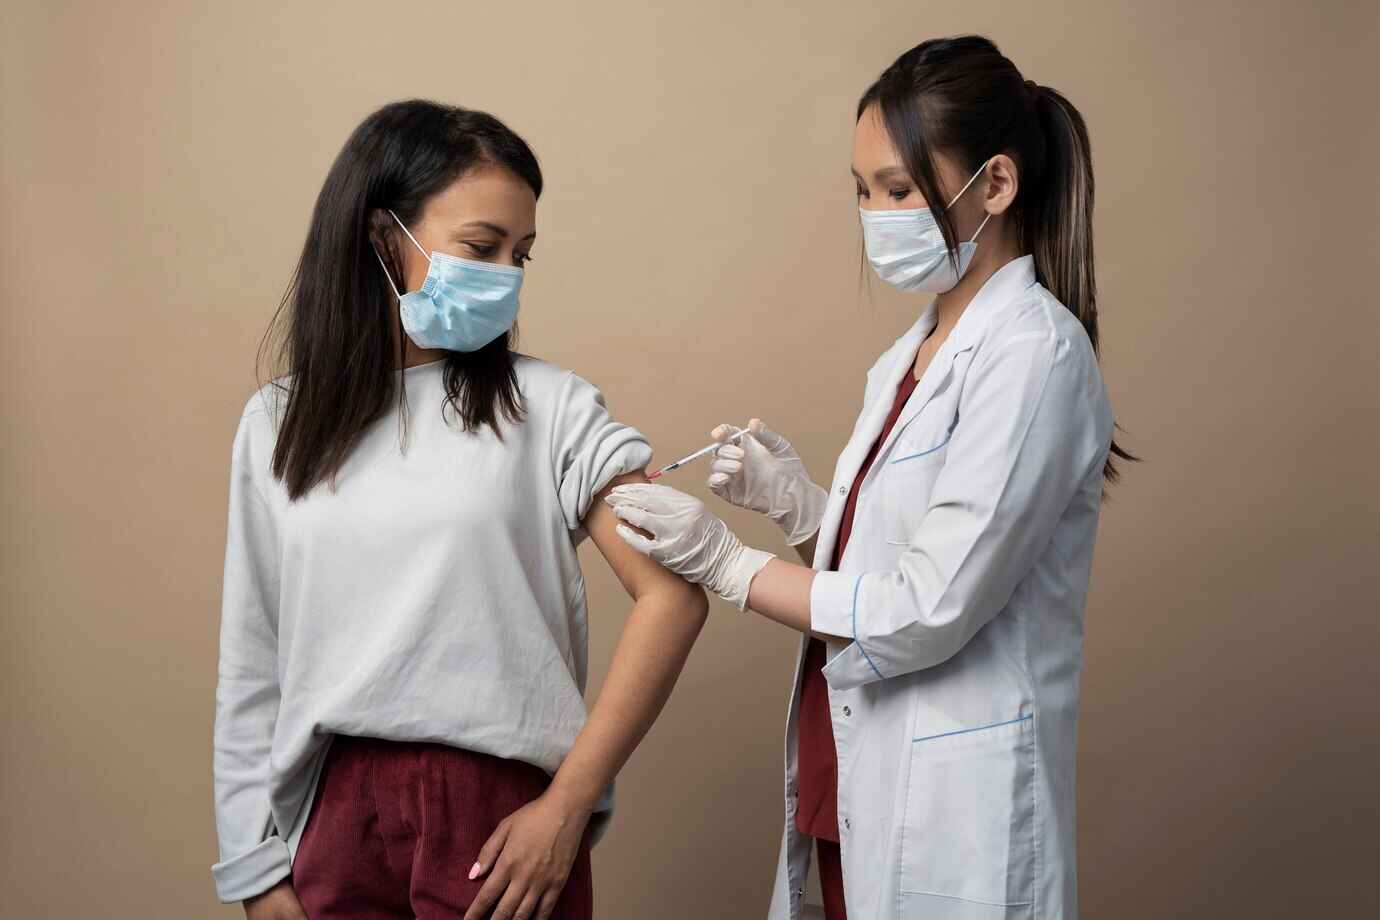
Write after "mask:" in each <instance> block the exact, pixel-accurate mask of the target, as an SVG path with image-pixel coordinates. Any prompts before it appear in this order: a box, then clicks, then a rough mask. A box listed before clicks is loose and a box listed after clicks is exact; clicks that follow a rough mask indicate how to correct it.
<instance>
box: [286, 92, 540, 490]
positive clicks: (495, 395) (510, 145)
mask: <svg viewBox="0 0 1380 920" xmlns="http://www.w3.org/2000/svg"><path fill="white" fill-rule="evenodd" d="M484 164H494V165H498V166H502V167H504V168H505V169H508V170H511V171H512V172H513V173H514V174H515V175H517V176H518V177H519V178H520V179H522V180H523V181H524V182H526V183H527V184H528V185H529V186H531V188H532V191H533V192H534V193H536V195H537V196H540V195H541V188H542V178H541V169H540V167H539V166H538V165H537V158H536V156H535V155H534V154H533V153H532V150H531V148H530V147H528V146H527V144H526V142H525V141H523V139H522V138H520V137H518V136H517V135H516V134H515V133H513V132H512V131H511V130H510V129H509V128H508V127H507V126H506V125H504V124H503V123H502V122H501V121H499V120H498V119H497V118H495V117H493V116H492V115H489V114H487V113H484V112H476V111H471V110H469V109H462V108H458V107H456V106H448V105H440V104H439V103H435V102H429V101H426V100H421V99H413V100H409V101H407V102H395V103H392V104H391V105H386V106H384V107H383V108H381V109H379V110H378V111H377V112H375V113H373V114H372V115H370V116H369V117H368V118H366V119H365V120H364V122H363V123H362V124H360V126H359V127H358V128H356V129H355V130H354V133H353V134H351V135H350V139H349V140H347V141H346V142H345V146H344V148H343V149H342V150H341V151H340V154H339V155H338V156H337V157H336V158H335V162H334V163H333V164H332V165H331V169H330V172H329V173H328V174H327V176H326V181H325V184H324V185H322V187H321V192H320V194H319V195H317V198H316V207H315V208H314V209H313V211H312V216H311V226H310V227H309V229H308V230H307V239H306V243H305V244H304V245H303V246H302V256H301V258H300V259H299V260H298V263H297V269H296V271H295V272H294V273H293V276H292V280H291V282H290V283H289V285H288V288H287V292H286V293H285V294H284V295H283V301H282V303H281V304H280V305H279V308H278V311H277V313H276V314H275V315H274V317H273V322H272V324H271V325H270V327H269V330H268V333H267V334H266V335H265V336H264V340H263V342H262V343H261V345H260V349H259V366H260V368H261V375H262V367H263V364H264V363H265V356H266V355H268V354H269V353H270V352H273V353H274V358H275V360H276V363H277V365H278V367H277V368H276V370H277V371H278V372H280V373H286V374H287V375H289V376H287V377H285V378H284V381H285V382H279V383H278V384H277V385H278V386H279V387H280V388H282V389H283V390H285V391H286V392H285V394H284V395H285V396H286V404H285V406H284V409H283V412H282V418H281V420H280V423H279V429H278V440H277V446H276V447H275V449H274V451H273V474H274V476H276V477H277V478H278V479H280V480H282V481H283V483H284V484H285V485H286V487H287V491H288V494H289V495H290V496H291V497H292V498H293V499H294V500H295V499H298V498H300V497H302V496H303V495H305V494H306V493H307V492H309V491H311V489H312V488H313V487H314V486H316V485H317V484H318V483H320V482H322V481H325V480H334V478H335V475H336V473H337V472H339V470H340V467H341V465H342V464H343V463H344V462H345V460H346V458H348V457H349V455H350V452H351V450H353V449H354V447H355V445H356V444H358V443H359V440H360V438H361V437H362V436H363V434H364V431H365V429H367V428H368V427H369V425H370V424H372V423H373V422H374V421H376V420H377V419H378V418H379V417H380V416H382V415H383V414H384V413H385V412H387V410H388V407H389V405H390V403H391V402H392V400H393V399H394V398H397V399H398V401H399V404H400V406H401V408H402V411H403V415H402V417H401V423H402V425H403V428H404V431H403V437H405V436H406V431H405V425H406V415H405V413H406V406H407V401H406V397H405V394H404V393H403V391H402V389H401V388H402V383H401V379H402V376H403V375H401V374H397V373H395V369H396V368H397V367H399V366H401V364H402V360H401V358H402V354H403V349H404V348H405V346H406V339H405V336H404V333H403V331H402V321H401V318H400V316H399V313H398V305H397V298H396V297H395V296H394V294H393V291H392V289H391V288H390V287H389V285H388V280H387V278H386V277H385V276H384V273H383V271H382V269H381V268H380V266H379V263H378V261H377V259H375V257H374V250H373V248H372V244H371V242H370V239H371V237H370V233H371V228H372V227H373V224H372V223H371V219H372V217H373V216H375V215H377V214H378V213H379V211H381V210H383V209H392V210H393V212H394V213H396V214H397V215H398V218H399V219H400V220H401V221H402V222H403V223H404V224H409V223H412V222H413V221H414V220H416V219H417V218H418V217H419V216H420V215H421V213H422V210H423V208H424V207H425V205H426V202H427V200H428V199H429V198H431V196H433V195H435V194H437V193H438V192H440V191H442V190H443V189H445V188H446V187H447V186H449V185H450V184H451V183H452V182H454V181H455V180H456V179H458V178H459V177H460V176H462V175H464V174H465V173H467V172H469V171H470V170H472V169H474V168H476V167H478V166H481V165H484ZM380 254H381V255H382V257H383V258H384V259H385V260H386V261H388V262H389V263H390V264H389V267H388V268H389V271H390V272H392V274H393V277H395V278H401V277H402V271H401V265H400V263H399V260H398V259H397V257H396V255H395V254H394V253H393V252H392V251H391V249H389V248H388V247H381V253H380ZM516 336H517V328H516V326H515V327H514V328H513V329H512V330H511V331H510V332H507V333H505V334H503V335H501V336H499V337H498V338H497V339H495V340H494V341H493V342H490V343H489V344H488V345H486V346H484V347H483V348H481V349H479V350H478V351H475V352H469V353H460V352H449V353H448V354H447V356H446V359H445V361H446V366H445V389H446V400H445V405H444V406H443V407H441V408H447V407H448V408H452V409H453V410H454V412H455V414H456V416H457V417H458V419H459V420H460V422H461V424H462V426H463V427H464V429H465V430H467V431H472V430H476V429H478V428H480V427H482V426H484V425H488V426H491V427H492V428H493V429H494V431H495V432H498V421H499V417H500V416H502V417H504V418H507V419H510V420H512V421H520V420H521V419H522V417H523V406H522V394H521V391H520V390H519V388H518V380H517V372H516V370H515V369H514V360H515V353H514V352H513V351H512V345H514V344H515V343H516Z"/></svg>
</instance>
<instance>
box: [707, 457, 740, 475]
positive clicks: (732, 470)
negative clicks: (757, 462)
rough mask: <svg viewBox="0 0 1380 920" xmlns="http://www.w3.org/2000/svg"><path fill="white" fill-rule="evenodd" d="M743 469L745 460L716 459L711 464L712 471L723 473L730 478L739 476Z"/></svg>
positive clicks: (710, 470) (710, 469)
mask: <svg viewBox="0 0 1380 920" xmlns="http://www.w3.org/2000/svg"><path fill="white" fill-rule="evenodd" d="M742 471H743V461H741V460H715V461H714V462H713V463H711V464H709V472H710V473H723V474H724V475H725V476H728V477H730V478H732V477H734V476H737V475H738V474H739V473H741V472H742Z"/></svg>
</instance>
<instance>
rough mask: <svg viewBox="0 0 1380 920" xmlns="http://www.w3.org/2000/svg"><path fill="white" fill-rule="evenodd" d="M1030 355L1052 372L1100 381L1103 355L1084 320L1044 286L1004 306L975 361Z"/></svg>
mask: <svg viewBox="0 0 1380 920" xmlns="http://www.w3.org/2000/svg"><path fill="white" fill-rule="evenodd" d="M1015 355H1024V356H1026V359H1027V360H1033V361H1034V362H1035V363H1036V364H1038V365H1041V366H1043V367H1045V368H1046V369H1048V370H1049V371H1050V372H1052V373H1067V374H1075V375H1081V376H1084V377H1089V378H1096V379H1098V380H1099V381H1100V374H1099V372H1098V368H1097V354H1096V353H1095V352H1094V351H1093V347H1092V342H1091V341H1090V340H1089V339H1088V333H1087V330H1085V329H1084V328H1083V324H1082V323H1081V322H1079V320H1078V317H1076V316H1074V315H1073V313H1072V311H1070V310H1069V309H1068V308H1067V307H1065V306H1064V305H1063V304H1062V303H1060V302H1059V300H1058V299H1057V298H1056V297H1055V296H1054V295H1053V294H1051V293H1050V292H1049V291H1047V290H1045V288H1044V287H1043V286H1042V285H1040V284H1034V285H1031V286H1030V287H1029V288H1027V289H1026V290H1025V291H1023V292H1022V293H1021V295H1020V296H1019V297H1014V298H1012V299H1011V300H1010V301H1009V302H1007V303H1006V304H1004V305H1002V307H1001V309H1000V310H998V311H997V312H996V314H995V315H994V316H993V317H992V321H991V322H990V323H989V324H988V325H987V329H986V331H985V334H984V335H983V336H982V339H981V341H979V342H978V347H977V349H976V354H975V356H974V362H975V363H976V364H986V363H988V362H994V363H999V362H1002V361H1004V360H1010V359H1011V358H1012V357H1013V356H1015Z"/></svg>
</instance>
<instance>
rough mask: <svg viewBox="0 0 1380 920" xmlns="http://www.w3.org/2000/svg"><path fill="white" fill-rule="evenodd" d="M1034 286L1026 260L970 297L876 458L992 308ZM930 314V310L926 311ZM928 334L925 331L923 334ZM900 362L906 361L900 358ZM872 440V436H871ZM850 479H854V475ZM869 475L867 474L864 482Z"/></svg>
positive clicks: (984, 322) (919, 407)
mask: <svg viewBox="0 0 1380 920" xmlns="http://www.w3.org/2000/svg"><path fill="white" fill-rule="evenodd" d="M1034 283H1035V268H1034V260H1033V259H1032V258H1031V257H1030V256H1024V257H1022V258H1019V259H1014V260H1012V261H1011V262H1009V263H1007V264H1006V265H1004V266H1002V267H1001V268H1000V269H998V270H997V271H996V272H994V273H993V274H992V277H991V278H988V279H987V282H986V283H985V284H984V285H983V286H982V287H981V288H980V289H979V290H978V292H977V294H975V295H973V300H972V302H971V303H969V304H968V306H967V307H966V308H964V310H963V315H961V316H960V317H959V318H958V322H957V323H955V324H954V328H953V331H951V332H950V333H949V337H948V338H947V339H945V340H944V344H943V345H941V346H940V347H939V350H938V351H937V352H935V355H934V357H933V358H932V359H931V360H930V364H929V367H927V368H925V373H924V374H922V375H921V377H920V382H919V383H917V384H916V386H915V392H914V393H912V394H910V399H908V400H907V401H906V406H905V408H904V409H902V410H901V415H900V416H899V417H898V418H897V419H896V424H895V425H893V426H891V431H890V432H889V433H888V434H887V438H886V443H884V444H883V445H882V449H881V450H879V451H878V452H877V456H878V458H881V457H885V456H886V452H887V450H888V449H889V448H890V447H891V445H892V443H893V442H894V441H895V440H896V438H897V437H899V436H900V434H901V431H902V430H903V429H904V428H905V427H906V424H907V423H908V422H909V421H910V420H911V419H913V418H915V416H917V415H919V414H920V412H921V410H923V409H924V408H925V406H926V405H927V404H928V403H929V401H930V397H932V396H934V394H935V393H936V392H938V391H939V387H940V386H941V385H943V383H944V381H945V380H947V379H948V377H949V374H950V372H952V371H953V366H954V358H956V357H958V355H960V354H962V353H963V352H965V351H967V350H969V349H970V348H972V347H973V346H974V345H975V344H976V343H977V342H978V341H979V340H980V339H981V338H982V333H983V332H984V331H986V329H987V326H988V324H989V323H991V321H992V315H993V313H994V312H996V308H997V307H1000V306H1001V305H1002V304H1004V303H1006V302H1007V301H1009V300H1011V299H1012V298H1013V297H1015V296H1016V295H1017V294H1019V293H1020V292H1022V291H1024V290H1025V289H1026V288H1028V287H1030V285H1032V284H1034ZM930 309H931V311H933V310H934V307H933V306H931V307H930ZM926 334H928V329H927V330H926ZM923 339H924V336H923V335H922V336H921V337H920V338H919V339H917V340H916V341H915V344H914V345H912V346H911V347H910V351H909V352H908V355H909V358H910V360H909V362H906V367H907V368H909V367H911V366H912V365H913V364H914V363H915V352H916V350H917V349H918V348H919V347H920V342H921V341H922V340H923ZM900 360H901V361H902V362H905V361H906V359H905V357H904V356H902V357H901V358H900ZM900 382H901V375H900V374H897V375H896V378H895V380H894V381H893V383H892V390H891V392H892V393H893V394H894V393H895V392H896V390H895V387H896V386H898V385H900ZM873 437H874V438H875V437H876V435H875V434H874V435H873ZM854 475H857V473H856V471H854ZM871 476H872V474H871V473H870V472H869V474H868V478H869V479H870V478H871Z"/></svg>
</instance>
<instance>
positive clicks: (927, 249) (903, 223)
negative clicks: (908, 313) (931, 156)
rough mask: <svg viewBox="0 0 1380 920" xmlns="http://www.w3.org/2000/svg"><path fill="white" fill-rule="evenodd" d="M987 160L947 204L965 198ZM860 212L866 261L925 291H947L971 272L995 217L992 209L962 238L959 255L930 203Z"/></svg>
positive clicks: (895, 283) (890, 280)
mask: <svg viewBox="0 0 1380 920" xmlns="http://www.w3.org/2000/svg"><path fill="white" fill-rule="evenodd" d="M990 162H992V161H991V160H988V161H987V163H990ZM987 163H983V164H982V168H981V169H979V170H978V171H977V172H975V173H973V178H971V179H969V180H968V182H967V184H966V185H964V186H963V188H961V189H959V192H958V194H957V195H955V196H954V200H953V201H950V202H949V207H951V208H952V207H953V206H954V201H958V199H960V198H962V197H963V193H964V192H966V191H968V188H969V186H971V185H972V184H973V182H974V181H976V179H977V177H978V176H980V175H982V172H983V170H985V169H986V168H987ZM858 213H859V214H860V215H861V217H862V228H863V245H864V246H865V247H866V248H867V261H869V262H871V263H872V267H873V269H875V270H876V272H877V277H879V278H881V279H882V280H883V281H885V282H886V283H887V284H889V285H891V286H892V287H894V288H897V289H898V290H902V291H910V292H914V293H921V294H943V293H944V292H945V291H949V290H952V289H953V286H954V285H956V284H958V279H960V278H962V277H963V275H964V274H965V273H966V272H967V271H968V266H969V265H970V264H971V263H972V261H973V254H974V253H975V252H977V238H978V234H979V233H981V232H982V228H983V227H985V226H987V221H988V220H990V219H991V217H992V215H991V214H988V215H987V216H986V217H984V218H983V219H982V223H980V224H978V228H977V230H976V231H974V233H973V238H972V239H970V240H968V241H966V242H963V243H959V244H958V252H957V253H956V254H955V253H953V252H952V250H950V249H949V248H948V247H947V246H945V245H944V234H943V233H942V232H941V231H940V229H939V224H937V223H935V220H934V214H933V213H932V212H931V211H930V209H929V208H913V209H911V210H906V211H869V210H867V209H866V208H858ZM955 256H956V258H955ZM955 262H957V263H958V267H957V270H955V268H954V263H955Z"/></svg>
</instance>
